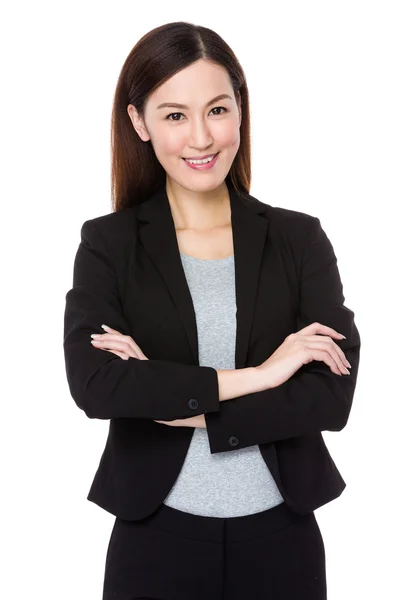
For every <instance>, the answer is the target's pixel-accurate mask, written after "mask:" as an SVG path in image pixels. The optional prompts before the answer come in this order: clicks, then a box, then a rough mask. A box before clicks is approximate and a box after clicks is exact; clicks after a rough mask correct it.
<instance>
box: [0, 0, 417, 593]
mask: <svg viewBox="0 0 417 600" xmlns="http://www.w3.org/2000/svg"><path fill="white" fill-rule="evenodd" d="M414 10H415V3H413V2H403V1H400V0H396V1H395V2H394V1H392V2H385V1H381V0H379V1H378V2H376V1H375V2H371V1H369V0H368V1H367V0H360V1H357V0H350V1H349V2H339V1H335V0H333V1H329V2H324V1H316V2H296V1H292V2H285V3H284V2H278V3H275V4H274V5H272V4H270V3H269V2H268V3H267V2H261V1H259V0H258V1H257V2H256V3H255V4H254V5H249V4H247V5H245V4H244V3H243V2H236V3H235V4H233V3H230V2H229V3H227V4H226V3H225V2H215V3H207V2H204V3H191V2H187V3H184V4H181V5H180V4H178V3H173V2H158V3H147V2H146V3H145V2H118V3H116V2H112V3H110V2H107V3H105V2H100V3H98V2H97V3H95V2H78V3H77V2H72V3H66V4H64V3H60V2H55V3H45V2H43V3H42V2H34V3H29V2H20V3H14V4H11V5H9V7H8V8H7V11H6V12H5V11H3V18H2V35H1V36H0V43H1V48H0V49H1V61H2V65H1V72H2V78H3V84H4V85H3V86H2V88H3V89H2V92H1V104H2V106H1V111H0V118H1V123H0V124H1V147H2V160H1V164H2V188H3V193H2V221H1V233H2V235H1V275H2V280H3V282H2V294H1V304H2V310H1V314H2V316H3V319H2V327H1V330H2V341H3V344H2V362H1V364H2V377H1V382H2V394H1V396H2V398H1V407H2V411H1V423H2V431H1V436H0V441H1V463H2V477H1V481H2V492H1V506H2V511H1V515H2V521H3V522H2V526H1V536H0V538H1V542H0V543H1V549H2V553H3V558H2V560H1V571H2V575H1V584H0V585H1V589H0V595H1V597H2V598H4V599H5V600H14V599H19V600H20V599H23V598H42V600H52V599H53V600H57V599H58V598H59V600H70V599H71V600H73V599H75V598H76V599H77V600H101V591H102V577H103V570H104V560H105V554H106V551H107V544H108V540H109V535H110V531H111V528H112V525H113V520H114V517H113V516H112V515H111V514H109V513H107V512H106V511H104V510H102V509H100V508H99V507H98V506H96V505H95V504H93V503H90V502H88V501H87V500H86V496H87V492H88V490H89V487H90V484H91V481H92V478H93V476H94V474H95V471H96V468H97V466H98V462H99V459H100V456H101V452H102V450H103V448H104V442H105V439H106V437H107V429H108V422H105V421H99V420H90V419H88V418H87V417H86V416H85V414H84V413H83V412H82V411H80V410H79V409H78V408H77V407H76V405H75V403H74V401H73V400H72V398H71V396H70V394H69V389H68V386H67V382H66V376H65V370H64V356H63V350H62V338H63V311H64V298H65V294H66V292H67V291H68V290H69V289H70V287H71V285H72V268H73V260H74V256H75V252H76V249H77V247H78V243H79V236H80V228H81V224H82V223H83V222H84V221H85V220H86V219H90V218H94V217H96V216H99V215H102V214H106V213H108V212H110V211H111V205H110V111H111V103H112V100H113V94H114V89H115V86H116V81H117V77H118V74H119V72H120V69H121V67H122V64H123V62H124V60H125V58H126V56H127V55H128V53H129V52H130V50H131V48H132V47H133V45H134V44H135V43H136V42H137V41H138V39H139V38H141V37H142V36H143V35H144V34H145V33H146V32H147V31H149V30H150V29H153V28H154V27H156V26H159V25H161V24H163V23H167V22H170V21H178V20H186V21H190V22H194V23H196V24H199V25H204V26H206V27H210V28H212V29H214V30H215V31H217V32H218V33H219V34H220V35H221V36H222V37H223V38H224V39H225V40H226V42H227V43H228V44H229V45H230V46H231V47H232V49H233V50H234V51H235V53H236V54H237V56H238V58H239V60H240V62H241V64H242V66H243V68H244V70H245V73H246V77H247V82H248V86H249V92H250V100H251V117H252V138H253V146H252V150H253V183H252V188H251V193H252V195H254V196H255V197H256V198H258V199H260V200H261V201H264V202H267V203H269V204H273V205H276V206H281V207H284V208H289V209H294V210H298V211H303V212H307V213H309V214H312V215H315V216H318V217H319V218H320V220H321V223H322V226H323V228H324V229H325V231H326V232H327V234H328V236H329V238H330V240H331V241H332V243H333V246H334V249H335V252H336V255H337V257H338V264H339V269H340V273H341V276H342V281H343V285H344V294H345V298H346V301H345V304H346V305H347V306H348V307H349V308H351V309H352V310H354V312H355V318H356V323H357V326H358V328H359V331H360V334H361V339H362V350H361V365H360V372H359V377H358V383H357V388H356V393H355V398H354V404H353V408H352V412H351V416H350V419H349V421H348V424H347V426H346V428H345V429H344V430H343V431H341V432H337V433H335V432H332V433H330V432H325V434H324V436H325V440H326V442H327V444H328V447H329V450H330V452H331V454H332V456H333V458H334V460H335V462H336V464H337V466H338V468H339V470H340V472H341V474H342V476H343V478H344V479H345V481H346V483H347V487H346V489H345V491H344V492H343V494H342V496H341V497H340V498H338V499H337V500H335V501H333V502H331V503H329V504H327V505H325V506H323V507H321V508H320V509H318V510H317V511H316V517H317V520H318V522H319V525H320V528H321V531H322V535H323V538H324V541H325V547H326V555H327V578H328V597H329V600H348V599H349V600H351V599H352V598H355V600H369V599H374V598H378V600H380V599H385V598H390V599H392V598H401V599H402V600H408V599H413V598H416V597H417V591H416V580H415V565H416V558H417V557H416V549H415V540H416V534H417V531H416V516H415V515H416V509H415V504H416V485H415V476H416V466H415V458H416V456H417V452H416V449H415V441H414V440H415V435H414V433H415V423H416V411H415V403H416V400H417V394H416V384H415V375H416V367H415V359H416V343H415V335H416V316H417V310H416V298H415V294H413V292H415V291H416V284H415V279H416V258H417V256H416V235H415V229H416V220H415V216H413V215H414V214H415V213H414V211H415V204H416V199H417V196H416V188H417V185H416V159H417V150H416V148H417V142H416V140H417V119H416V114H417V110H416V107H417V90H416V62H417V61H416V56H417V43H416V39H417V36H416V30H417V19H416V14H415V12H414ZM271 11H273V12H271ZM271 190H274V193H273V195H272V194H271ZM285 600H287V599H285Z"/></svg>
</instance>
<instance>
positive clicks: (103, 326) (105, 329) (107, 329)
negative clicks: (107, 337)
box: [102, 325, 111, 332]
mask: <svg viewBox="0 0 417 600" xmlns="http://www.w3.org/2000/svg"><path fill="white" fill-rule="evenodd" d="M102 328H103V329H104V331H107V332H109V331H110V329H111V327H109V326H108V325H102Z"/></svg>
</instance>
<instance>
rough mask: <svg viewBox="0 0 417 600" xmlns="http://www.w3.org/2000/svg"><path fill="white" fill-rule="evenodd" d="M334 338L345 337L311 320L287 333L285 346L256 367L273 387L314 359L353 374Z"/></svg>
mask: <svg viewBox="0 0 417 600" xmlns="http://www.w3.org/2000/svg"><path fill="white" fill-rule="evenodd" d="M318 334H322V335H318ZM332 337H335V338H338V339H341V338H344V337H345V336H344V335H342V334H341V333H338V332H337V331H336V330H335V329H332V328H331V327H327V326H326V325H322V324H321V323H311V325H308V326H307V327H304V328H303V329H300V331H297V332H296V333H291V334H290V335H289V336H287V337H286V338H285V340H284V341H283V343H282V344H281V346H279V347H278V348H277V349H276V350H275V352H274V353H273V354H271V356H270V357H269V358H268V359H267V360H266V361H265V362H263V363H262V364H261V365H259V366H258V367H256V369H258V370H259V371H262V372H263V373H264V375H265V378H267V379H268V380H269V382H270V386H271V387H276V386H278V385H281V384H282V383H284V382H285V381H287V380H288V379H289V378H290V377H291V376H292V375H293V374H294V373H295V372H296V371H298V369H299V368H300V367H302V366H303V365H305V364H307V363H310V362H311V361H313V360H321V361H323V362H325V363H326V364H327V365H328V366H329V367H330V370H331V371H332V372H333V373H335V374H336V375H342V374H343V375H349V371H348V370H347V369H346V367H351V365H350V364H349V362H348V361H347V359H346V357H345V354H344V352H343V351H342V350H341V349H340V348H339V346H338V345H337V344H335V343H334V341H333V340H332Z"/></svg>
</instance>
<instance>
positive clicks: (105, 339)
mask: <svg viewBox="0 0 417 600" xmlns="http://www.w3.org/2000/svg"><path fill="white" fill-rule="evenodd" d="M102 327H103V329H104V330H105V331H108V332H109V333H92V334H91V337H92V338H93V339H92V340H91V343H92V344H93V346H95V347H96V348H99V349H100V350H107V351H108V352H112V353H113V354H116V355H117V356H120V358H123V360H128V359H129V357H130V358H136V359H138V360H149V359H148V357H147V356H145V354H144V353H143V352H142V350H141V349H140V348H139V346H138V345H137V343H136V342H135V340H134V339H133V338H132V337H131V336H130V335H123V333H120V332H119V331H116V329H112V328H111V327H109V326H108V325H102Z"/></svg>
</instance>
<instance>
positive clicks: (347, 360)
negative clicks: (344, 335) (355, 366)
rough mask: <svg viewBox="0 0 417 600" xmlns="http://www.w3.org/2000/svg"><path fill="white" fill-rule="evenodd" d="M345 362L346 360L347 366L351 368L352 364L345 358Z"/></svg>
mask: <svg viewBox="0 0 417 600" xmlns="http://www.w3.org/2000/svg"><path fill="white" fill-rule="evenodd" d="M346 362H347V364H348V366H349V368H350V369H351V368H352V365H351V364H350V362H349V361H348V360H347V359H346Z"/></svg>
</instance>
